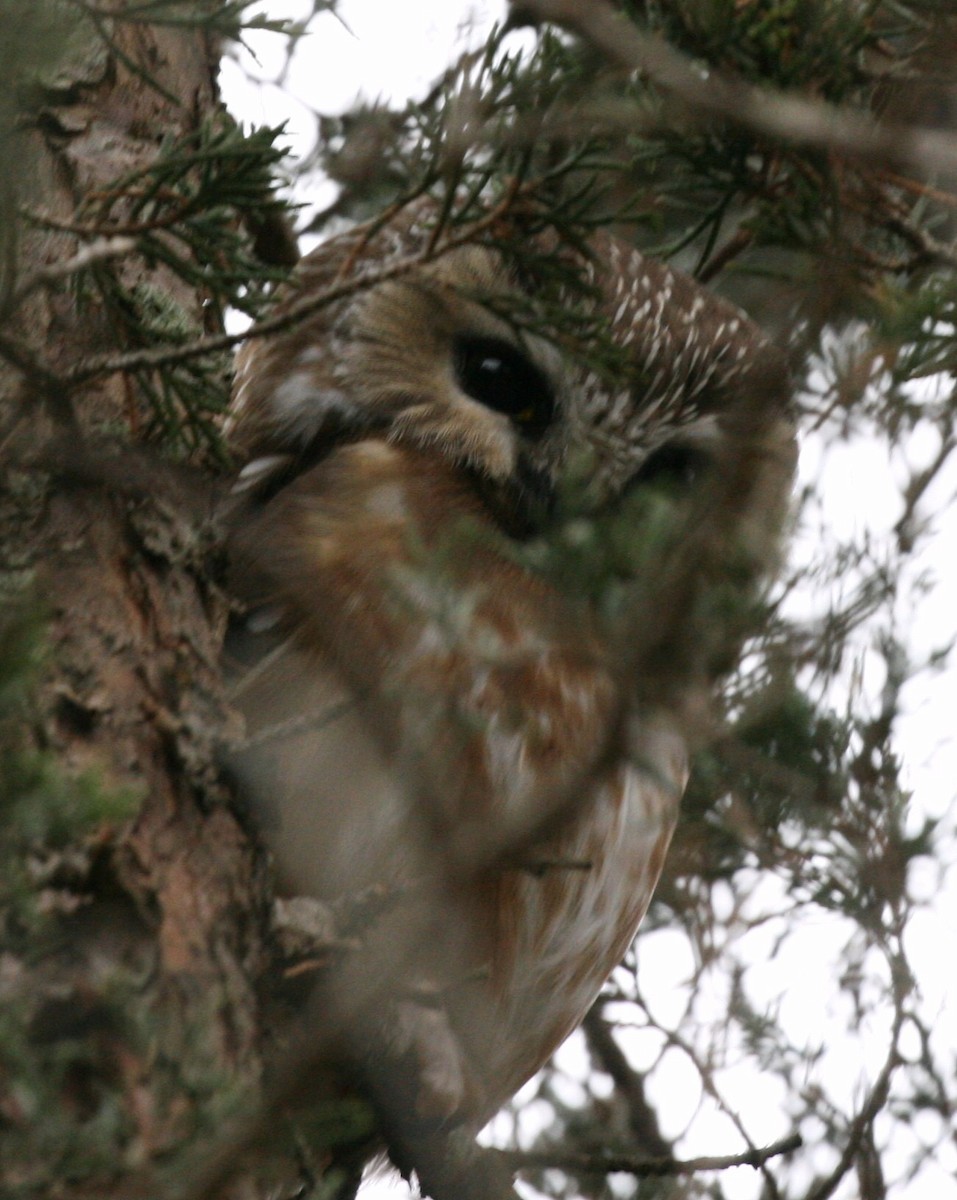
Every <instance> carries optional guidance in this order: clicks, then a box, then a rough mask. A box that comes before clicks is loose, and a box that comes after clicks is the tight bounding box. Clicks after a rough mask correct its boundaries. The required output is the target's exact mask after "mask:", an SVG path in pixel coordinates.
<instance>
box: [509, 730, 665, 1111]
mask: <svg viewBox="0 0 957 1200" xmlns="http://www.w3.org/2000/svg"><path fill="white" fill-rule="evenodd" d="M654 739H655V742H656V747H655V757H654V761H653V762H649V761H648V760H647V759H645V760H644V761H643V762H642V763H641V765H637V764H636V765H624V766H621V767H619V768H618V769H617V770H616V771H615V773H614V774H613V775H612V776H611V778H609V779H608V780H606V781H605V782H604V783H602V784H600V785H597V786H596V789H595V791H594V793H593V794H592V795H589V796H587V797H586V798H585V799H584V802H583V804H582V811H581V814H580V816H578V817H577V819H574V820H573V821H572V822H571V823H570V824H569V825H568V826H567V827H566V828H565V830H564V831H563V832H562V833H561V834H560V835H559V836H558V837H557V838H556V839H555V840H554V841H552V842H550V843H548V844H546V845H543V846H542V847H540V848H539V850H538V852H537V854H536V856H535V858H536V859H537V860H538V861H539V862H540V867H539V869H538V870H537V871H535V870H526V871H520V872H513V873H511V875H510V877H508V878H507V879H504V880H503V882H502V886H501V890H500V896H499V906H500V907H499V929H500V933H499V937H498V940H497V944H496V952H497V960H496V963H495V968H494V971H493V979H494V984H495V988H496V992H497V996H498V1001H497V1003H498V1005H499V1007H500V1019H499V1020H498V1021H497V1022H495V1024H494V1028H495V1037H496V1045H495V1047H494V1048H493V1050H492V1051H491V1053H490V1055H489V1062H490V1064H491V1065H490V1068H489V1071H488V1081H487V1082H488V1086H489V1088H490V1091H492V1092H493V1093H494V1098H495V1099H500V1098H502V1097H506V1096H507V1095H510V1094H512V1093H513V1092H514V1091H516V1090H517V1089H518V1088H519V1087H520V1086H521V1085H522V1084H523V1083H524V1082H525V1081H526V1080H527V1079H528V1078H530V1076H531V1075H532V1074H534V1072H535V1071H537V1070H538V1069H539V1068H540V1067H541V1066H543V1065H544V1063H545V1061H546V1060H547V1059H548V1057H549V1056H550V1055H551V1054H552V1053H553V1051H554V1050H556V1049H557V1047H558V1046H559V1045H560V1044H561V1042H562V1041H563V1040H564V1039H565V1037H567V1036H568V1034H569V1033H570V1032H571V1031H572V1030H573V1029H574V1028H575V1027H576V1026H577V1025H578V1024H579V1022H580V1021H581V1020H582V1018H583V1017H584V1015H585V1013H586V1012H587V1011H588V1009H589V1008H590V1006H591V1004H592V1003H593V1002H594V1000H595V998H596V996H597V995H598V992H599V991H600V989H601V987H602V985H603V983H604V982H605V980H606V979H607V978H608V976H609V975H610V973H611V972H612V971H613V970H614V968H615V967H616V966H617V965H618V963H619V962H620V961H621V960H622V958H623V957H624V955H625V952H626V951H627V949H628V947H629V945H630V944H631V941H632V940H633V938H634V936H635V934H636V932H637V930H638V925H639V923H640V921H641V919H642V917H643V916H644V914H645V912H646V910H647V908H648V905H649V903H650V901H651V897H652V894H653V892H654V889H655V885H656V884H657V881H658V878H659V876H660V874H661V869H662V865H663V863H664V859H665V854H666V852H667V849H668V845H669V843H670V841H671V835H672V832H673V830H674V826H675V822H676V820H677V814H678V804H679V800H680V797H681V792H682V790H683V788H684V785H685V782H686V779H687V768H686V756H685V751H684V747H683V744H682V742H681V740H680V738H679V737H678V736H677V735H669V734H668V733H667V732H666V731H665V730H664V729H662V728H658V729H656V730H655V732H654ZM533 865H534V862H533ZM516 1047H521V1048H522V1053H521V1055H518V1054H516Z"/></svg>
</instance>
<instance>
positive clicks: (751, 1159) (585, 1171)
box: [500, 1133, 804, 1178]
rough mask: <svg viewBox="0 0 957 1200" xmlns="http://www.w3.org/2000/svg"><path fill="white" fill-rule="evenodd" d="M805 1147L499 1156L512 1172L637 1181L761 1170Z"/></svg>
mask: <svg viewBox="0 0 957 1200" xmlns="http://www.w3.org/2000/svg"><path fill="white" fill-rule="evenodd" d="M803 1145H804V1140H803V1138H802V1137H801V1135H800V1134H799V1133H792V1134H791V1135H790V1136H789V1137H786V1138H782V1139H781V1140H780V1141H778V1142H773V1143H772V1144H771V1145H770V1146H764V1147H761V1148H757V1147H751V1149H749V1150H744V1151H742V1152H741V1153H740V1154H710V1155H702V1156H701V1157H700V1158H685V1159H674V1158H635V1157H634V1156H633V1155H630V1154H565V1153H562V1151H560V1150H555V1151H551V1150H503V1151H501V1152H500V1153H501V1154H502V1156H503V1157H504V1158H505V1160H506V1161H507V1162H508V1164H509V1166H510V1167H511V1168H512V1169H513V1170H515V1171H530V1170H543V1169H547V1168H549V1167H552V1168H557V1169H558V1170H559V1171H568V1172H569V1173H571V1174H574V1175H579V1174H581V1175H611V1174H614V1173H621V1174H625V1175H634V1176H635V1177H637V1178H648V1177H651V1176H669V1175H694V1174H699V1173H700V1172H702V1171H727V1170H729V1169H730V1168H731V1167H754V1168H755V1169H757V1168H759V1167H763V1166H764V1164H765V1163H767V1162H768V1161H769V1160H770V1159H772V1158H779V1157H780V1156H781V1155H784V1154H793V1153H794V1151H795V1150H799V1149H800V1148H801V1146H803Z"/></svg>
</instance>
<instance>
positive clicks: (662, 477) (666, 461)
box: [626, 441, 711, 490]
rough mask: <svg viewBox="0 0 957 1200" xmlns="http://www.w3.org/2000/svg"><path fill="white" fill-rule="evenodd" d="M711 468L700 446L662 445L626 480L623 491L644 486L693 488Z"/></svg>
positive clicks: (708, 458) (709, 461) (709, 460)
mask: <svg viewBox="0 0 957 1200" xmlns="http://www.w3.org/2000/svg"><path fill="white" fill-rule="evenodd" d="M710 465H711V457H710V455H709V454H708V453H707V451H705V450H702V449H701V448H700V447H699V446H691V445H689V444H688V443H687V442H678V441H674V442H665V444H664V445H663V446H659V447H658V449H657V450H653V451H652V452H651V454H649V455H648V457H647V458H646V459H645V461H644V462H643V463H642V464H641V467H640V468H639V469H638V470H637V471H636V472H635V474H634V475H632V477H631V478H630V479H629V480H628V484H627V487H626V490H627V489H630V488H633V487H637V486H644V485H645V484H653V485H655V486H660V487H667V488H679V489H681V490H686V489H688V488H691V487H694V485H695V484H696V483H697V482H698V480H699V479H700V478H701V476H702V475H703V474H704V473H705V471H706V470H707V469H708V467H709V466H710Z"/></svg>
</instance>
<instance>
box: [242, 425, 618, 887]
mask: <svg viewBox="0 0 957 1200" xmlns="http://www.w3.org/2000/svg"><path fill="white" fill-rule="evenodd" d="M239 540H240V557H241V558H244V559H245V560H246V561H248V562H251V563H253V564H254V566H255V570H254V571H253V570H249V571H246V572H245V574H247V575H250V576H252V575H255V576H256V577H257V579H258V584H257V591H258V597H257V600H258V605H257V609H256V611H257V613H261V612H264V611H265V612H267V613H269V612H271V611H274V612H275V615H276V618H277V629H278V630H279V631H280V632H279V633H278V635H277V632H276V631H275V630H273V631H270V632H269V633H268V635H267V636H265V637H263V638H262V641H263V649H262V651H260V652H259V655H258V661H257V662H256V663H255V665H252V666H248V667H246V668H245V670H244V674H243V675H242V676H241V677H240V681H239V683H238V684H237V691H236V702H237V706H238V707H239V708H240V709H241V711H243V712H244V713H245V715H246V719H247V724H248V730H247V734H248V745H247V747H246V748H245V749H244V750H243V751H242V753H241V754H240V755H239V762H240V764H241V765H240V774H241V775H244V776H245V777H246V779H247V781H248V782H247V788H248V790H251V791H252V792H254V793H258V794H260V795H265V796H267V797H273V798H274V797H276V796H281V797H282V800H281V804H277V805H276V807H280V808H281V809H282V811H281V813H280V825H281V826H283V825H284V826H285V827H286V828H287V830H288V831H289V838H288V840H289V847H288V857H287V855H286V853H285V852H283V853H281V854H280V863H281V865H283V866H284V867H286V868H287V869H289V870H290V873H291V874H292V875H293V876H294V877H295V878H296V879H297V880H298V881H299V882H300V884H304V883H308V884H309V887H310V890H316V885H317V880H316V879H315V878H312V879H310V878H309V875H308V870H307V867H306V861H305V860H307V859H310V860H311V859H315V860H316V861H317V862H318V861H319V860H320V859H321V860H323V862H324V864H325V865H323V867H322V870H323V871H328V872H330V881H331V882H329V883H323V884H322V886H321V888H320V890H321V892H322V894H328V892H329V890H330V888H332V889H333V890H335V888H336V887H337V886H338V885H339V884H340V883H346V884H347V885H352V884H355V883H356V882H357V880H364V881H366V882H372V879H371V878H370V877H371V876H373V875H375V873H376V872H377V871H379V870H380V859H381V857H382V855H380V854H379V852H378V849H377V848H378V847H379V846H381V847H382V853H383V855H384V856H385V857H387V858H389V857H390V855H391V852H392V851H393V850H394V848H395V845H396V839H397V838H398V837H399V827H400V825H401V824H402V821H403V820H405V821H406V822H413V821H414V822H419V823H420V826H421V829H420V834H419V836H420V839H421V838H424V839H425V840H426V841H427V843H428V845H429V846H430V849H431V851H432V852H434V851H435V850H436V848H437V847H438V846H440V845H441V844H442V842H443V839H447V838H452V837H454V838H455V840H456V844H457V845H460V843H461V835H462V830H463V827H468V826H470V825H471V826H472V827H473V828H474V830H475V833H476V837H478V834H479V833H480V832H481V831H483V830H487V828H488V822H489V820H490V819H493V818H494V819H495V820H496V821H498V822H505V821H507V820H509V819H511V818H512V817H515V818H516V819H518V818H519V817H520V815H521V812H522V809H523V806H527V805H528V804H529V803H534V802H536V801H537V802H539V803H541V802H542V800H543V798H545V797H547V796H548V795H549V794H555V793H558V792H561V791H562V790H563V789H567V788H568V787H569V786H570V785H572V784H573V783H574V781H575V779H576V776H578V775H580V776H581V777H582V779H584V777H585V776H586V775H587V773H588V769H589V763H590V762H591V760H592V759H596V760H597V758H598V757H599V756H600V755H601V753H602V750H603V747H604V745H605V742H606V740H607V737H608V733H609V727H610V725H611V724H612V723H613V722H614V721H615V720H616V719H617V713H618V708H619V705H620V702H621V697H620V696H619V688H618V684H617V683H616V681H615V678H614V672H613V670H612V668H611V665H610V664H609V663H608V661H607V659H606V657H605V654H604V651H603V649H602V644H601V639H600V638H599V636H598V634H597V633H596V631H595V630H594V629H593V628H592V627H591V618H590V615H589V612H588V609H587V607H586V606H585V605H584V604H576V603H574V602H572V601H570V600H568V599H567V598H565V597H562V596H560V595H559V594H558V593H557V592H556V591H555V589H553V588H552V587H550V586H549V585H548V584H546V583H545V582H544V581H543V580H541V579H539V578H537V577H536V576H535V575H534V574H533V573H531V572H529V571H528V570H527V569H526V568H525V567H523V566H522V565H521V564H520V563H518V562H516V561H515V559H514V556H512V555H511V554H510V553H508V551H507V547H504V546H503V538H502V535H500V534H498V533H497V532H495V531H493V530H491V529H490V528H489V527H488V524H487V521H486V520H485V518H484V514H483V513H482V510H481V508H480V506H479V505H478V503H477V501H476V499H475V497H474V495H473V494H472V493H471V492H470V490H469V488H468V487H467V486H466V485H464V484H463V483H462V481H461V480H460V479H457V478H456V477H455V476H454V475H453V474H452V473H451V472H450V471H449V470H448V468H447V467H446V466H444V465H443V464H442V463H441V461H438V460H436V458H435V457H434V456H430V455H426V454H424V453H422V452H419V451H415V450H411V449H408V448H400V447H395V446H391V445H386V444H385V443H383V442H378V441H367V442H357V443H354V444H352V445H349V446H344V447H341V448H340V449H339V450H338V451H336V452H335V453H334V454H333V455H332V456H330V457H329V458H328V459H326V460H325V461H324V462H322V463H320V464H319V465H318V466H317V467H315V468H313V470H312V471H310V472H307V473H306V474H304V475H303V476H301V477H299V478H298V479H297V480H295V481H294V482H293V483H292V484H290V485H289V486H288V487H287V488H285V489H284V490H283V491H282V492H281V493H280V494H279V495H277V496H275V497H273V498H271V499H270V500H269V502H268V503H267V504H266V505H265V507H264V508H263V509H262V510H261V511H259V512H258V513H255V514H253V515H251V517H250V519H249V520H247V521H245V522H244V523H242V530H241V535H240V539H239ZM271 779H274V780H275V783H270V780H271ZM290 797H292V799H290ZM327 818H328V819H327ZM330 825H331V826H333V827H335V826H337V825H343V826H346V827H347V828H346V829H343V830H342V831H340V832H337V830H336V829H335V828H332V829H330ZM355 827H358V828H359V829H360V830H362V833H361V838H364V839H365V850H364V854H363V855H356V854H355V853H353V848H350V845H349V844H348V843H349V839H350V838H351V837H353V836H354V828H355ZM293 831H295V832H293ZM274 836H278V837H279V839H280V840H279V842H278V843H277V844H279V845H285V843H286V841H287V838H286V836H285V835H283V834H282V833H278V834H277V835H274ZM403 836H406V837H408V836H409V831H408V830H407V831H406V834H405V835H403ZM436 839H438V840H436ZM413 840H414V839H413ZM310 843H312V844H313V847H314V849H313V850H307V849H306V847H307V845H309V844H310ZM392 857H394V856H392ZM359 860H361V861H362V865H361V866H359V867H358V868H357V867H356V866H355V865H352V866H341V867H340V866H337V865H335V864H337V863H352V864H355V863H356V862H357V861H359ZM294 864H295V865H294ZM330 864H331V865H330ZM400 869H401V870H402V871H405V870H406V869H407V864H400Z"/></svg>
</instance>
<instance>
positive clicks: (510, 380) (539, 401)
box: [454, 337, 555, 438]
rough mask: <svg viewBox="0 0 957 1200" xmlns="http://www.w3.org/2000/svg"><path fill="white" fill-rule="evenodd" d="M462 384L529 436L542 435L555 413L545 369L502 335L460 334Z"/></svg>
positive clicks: (458, 365) (457, 347) (458, 350)
mask: <svg viewBox="0 0 957 1200" xmlns="http://www.w3.org/2000/svg"><path fill="white" fill-rule="evenodd" d="M454 362H455V377H456V379H457V380H458V384H459V387H460V388H461V389H462V391H463V392H465V394H466V395H468V396H471V397H472V399H473V400H477V401H478V402H479V403H480V404H484V405H485V406H486V407H487V408H491V409H494V410H495V412H500V413H504V414H505V416H507V417H509V418H510V419H511V420H512V421H513V422H514V424H515V425H516V426H517V427H518V429H520V430H521V432H522V433H524V434H525V435H526V437H530V438H538V437H541V436H542V434H543V433H544V432H545V430H546V429H547V428H548V426H549V425H550V424H551V422H552V419H553V418H554V416H555V395H554V393H553V391H552V388H551V386H550V384H549V382H548V380H547V379H546V378H545V376H544V375H543V374H542V372H541V371H540V370H539V369H538V367H536V366H535V365H534V363H531V362H530V361H529V360H528V358H527V357H526V356H525V355H524V354H523V353H522V351H521V350H519V349H518V347H516V346H513V345H511V344H510V343H509V342H503V341H502V340H501V339H500V338H491V337H461V338H458V339H457V341H456V343H455V347H454Z"/></svg>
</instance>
